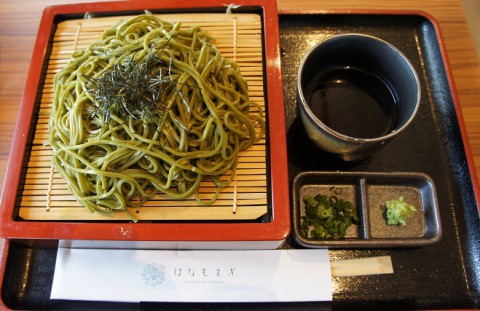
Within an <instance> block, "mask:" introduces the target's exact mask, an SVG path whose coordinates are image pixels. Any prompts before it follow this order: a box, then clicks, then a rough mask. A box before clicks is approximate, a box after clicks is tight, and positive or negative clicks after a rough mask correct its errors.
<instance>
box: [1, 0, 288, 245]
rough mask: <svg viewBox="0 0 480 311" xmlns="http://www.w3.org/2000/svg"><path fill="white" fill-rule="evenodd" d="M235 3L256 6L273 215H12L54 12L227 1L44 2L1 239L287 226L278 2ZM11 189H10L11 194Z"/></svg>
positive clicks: (166, 237) (162, 235)
mask: <svg viewBox="0 0 480 311" xmlns="http://www.w3.org/2000/svg"><path fill="white" fill-rule="evenodd" d="M236 4H237V5H240V6H242V7H248V8H254V9H260V10H261V12H262V22H263V31H264V33H265V34H267V33H268V36H265V35H264V38H263V44H264V55H265V64H264V67H265V72H266V75H265V80H266V85H267V88H266V98H267V99H268V100H267V101H266V106H267V110H268V129H269V136H268V142H269V145H270V149H271V150H275V154H273V153H270V154H269V155H268V157H269V158H268V159H267V161H269V171H270V187H271V207H272V211H273V216H272V220H271V221H270V222H264V223H260V222H259V223H208V222H205V223H181V222H169V223H108V222H95V223H92V222H67V221H65V222H52V221H44V222H29V221H17V220H15V219H14V218H13V215H14V209H15V200H16V194H17V191H18V186H19V181H20V175H21V170H22V164H23V155H24V154H25V150H26V146H27V141H28V136H29V131H30V124H31V120H32V116H33V111H34V106H35V101H36V97H37V90H38V86H39V83H40V78H41V74H42V66H43V63H44V60H45V56H46V53H47V46H48V43H49V39H50V36H51V33H52V30H53V27H54V22H55V19H56V18H57V17H59V16H61V15H73V14H76V15H81V14H84V13H86V12H89V13H99V12H128V11H137V10H138V11H143V10H152V11H155V10H185V11H186V10H195V9H196V10H202V9H203V10H208V9H219V8H223V7H225V10H226V6H225V5H224V4H223V3H222V2H219V1H218V0H204V1H202V2H196V3H189V2H186V1H175V0H163V1H156V0H142V1H126V2H122V1H112V2H102V3H80V4H67V5H54V6H49V7H47V8H46V9H45V10H44V12H43V15H42V19H41V22H40V26H39V30H38V34H37V39H36V43H35V48H34V51H33V55H32V60H31V65H30V69H29V72H28V76H27V83H26V86H25V90H24V94H23V98H22V101H21V104H20V109H19V111H20V113H19V115H18V119H17V125H16V128H15V132H14V136H13V142H12V147H11V150H10V158H9V163H8V166H7V172H6V176H5V183H4V188H3V193H2V199H1V207H2V210H1V213H0V219H1V223H0V237H3V238H7V239H53V240H60V239H61V240H122V241H227V242H228V241H247V242H248V241H283V240H284V239H286V237H287V236H288V235H289V233H290V198H289V190H288V189H289V187H288V169H287V153H286V135H285V121H284V118H285V114H284V105H283V91H282V76H281V68H280V43H279V25H278V12H277V5H276V2H275V1H274V0H269V1H261V0H239V1H236ZM12 194H15V195H12Z"/></svg>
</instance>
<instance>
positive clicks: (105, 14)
mask: <svg viewBox="0 0 480 311" xmlns="http://www.w3.org/2000/svg"><path fill="white" fill-rule="evenodd" d="M276 10H277V8H276V4H275V2H272V1H267V2H260V1H251V0H247V1H240V2H238V3H236V5H235V6H233V7H228V6H226V5H224V4H223V3H220V2H218V1H202V2H201V3H195V4H190V3H187V2H177V1H164V2H160V3H159V2H157V1H134V2H109V3H92V4H74V5H60V6H51V7H48V8H47V9H46V10H45V11H44V14H43V17H42V21H41V24H40V28H39V32H38V37H37V42H36V45H35V50H34V54H33V59H32V63H31V68H30V71H29V75H28V82H27V86H26V88H25V95H24V97H23V101H22V104H21V108H20V111H21V113H20V115H19V119H18V123H17V128H16V130H15V137H14V141H13V147H12V150H11V155H12V156H11V158H10V162H9V170H8V173H7V177H6V181H5V188H4V191H3V194H4V195H3V197H2V226H1V229H0V231H1V236H2V237H5V238H7V239H53V240H101V241H112V240H113V241H115V240H121V241H155V242H160V241H172V242H187V241H189V242H191V241H196V242H198V241H204V242H208V243H210V242H219V243H223V242H239V243H237V244H235V243H232V244H231V245H235V246H233V247H242V245H250V246H252V245H251V243H256V242H260V243H262V244H261V245H262V247H267V248H276V247H278V246H279V245H280V243H281V242H283V241H284V240H285V238H286V237H287V236H288V234H289V230H290V210H289V204H288V202H289V199H288V198H289V196H288V178H287V173H286V172H287V162H286V143H285V122H284V111H283V95H282V92H281V89H282V88H281V87H280V86H281V75H280V62H279V59H280V54H279V51H280V49H279V34H278V19H277V11H276ZM145 12H149V13H152V14H155V15H157V16H158V17H159V18H160V19H162V20H165V21H167V22H172V23H175V22H180V23H181V25H182V26H181V27H182V29H189V28H190V27H192V26H199V27H201V28H202V29H204V30H205V31H206V32H207V33H208V34H209V35H210V36H212V37H213V38H214V40H215V42H214V44H215V45H216V46H217V47H218V50H219V51H220V53H222V56H224V57H225V58H229V59H231V60H234V61H235V62H236V63H237V64H238V66H239V68H240V71H241V73H242V76H243V77H244V78H245V80H246V81H247V83H248V93H249V97H250V100H252V101H255V102H257V103H258V105H259V106H260V107H261V108H262V109H263V110H264V111H265V119H266V120H265V122H266V124H267V127H268V128H267V129H266V134H265V136H264V138H263V139H261V140H260V141H257V142H256V143H255V144H254V145H253V146H252V147H250V148H249V149H248V150H246V151H243V152H240V153H239V155H238V165H237V169H236V172H235V176H234V177H233V181H232V182H231V184H230V186H228V187H226V188H222V189H221V190H220V194H219V197H218V199H217V200H216V201H215V203H213V204H211V205H208V206H204V205H200V204H199V203H198V202H197V201H196V199H195V197H194V196H193V195H192V196H190V197H188V198H187V199H183V200H178V199H172V198H171V197H169V196H167V195H162V194H157V195H156V196H154V197H153V198H152V199H151V200H149V201H147V202H146V203H145V204H144V205H142V206H141V207H139V208H129V211H130V213H131V214H132V215H134V217H135V218H136V219H138V222H137V223H132V222H131V221H130V220H129V218H128V216H127V215H126V213H122V212H119V213H115V215H114V216H113V217H111V216H105V215H103V214H100V213H91V212H89V211H88V210H87V209H86V208H85V207H84V206H83V205H82V204H81V203H79V202H77V200H76V199H75V197H74V196H73V195H72V194H71V192H70V191H69V190H68V188H67V186H66V182H65V180H64V179H63V178H62V177H61V176H60V174H59V173H58V172H57V170H56V169H54V168H53V166H52V164H51V163H52V162H51V158H52V154H53V152H52V149H51V147H50V146H48V144H46V142H47V141H48V136H49V129H48V122H49V118H50V111H51V109H52V102H53V97H54V76H55V74H56V73H57V72H58V71H59V70H61V69H62V68H64V67H65V66H66V65H67V63H68V62H69V60H70V57H71V54H72V52H74V51H78V50H82V49H84V48H86V47H87V46H88V45H90V44H92V43H93V42H95V41H96V40H98V39H99V38H100V37H101V36H102V34H103V32H104V31H105V30H106V29H108V28H110V27H112V26H114V25H115V24H117V23H118V22H119V21H120V20H128V19H130V18H133V17H134V16H136V15H139V14H142V13H145ZM270 150H275V152H274V153H271V152H270ZM221 178H222V180H223V181H225V180H226V179H228V178H229V174H226V176H222V177H221ZM211 185H212V183H211V181H210V182H209V181H203V182H202V184H201V185H200V190H199V197H200V199H203V200H207V201H208V199H209V198H210V197H212V195H213V193H214V192H215V190H214V188H212V187H211ZM15 194H16V195H15ZM180 247H181V246H180ZM208 247H228V246H225V245H223V246H219V245H216V246H212V245H209V246H208Z"/></svg>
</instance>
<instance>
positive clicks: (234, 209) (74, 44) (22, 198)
mask: <svg viewBox="0 0 480 311" xmlns="http://www.w3.org/2000/svg"><path fill="white" fill-rule="evenodd" d="M159 17H160V18H161V19H163V20H166V21H169V22H181V23H182V27H186V28H189V27H192V26H200V27H202V28H203V29H205V30H206V31H207V32H208V33H209V34H210V35H211V36H212V37H214V38H215V45H216V46H217V47H218V49H219V51H220V52H221V53H222V55H223V56H224V57H226V58H230V59H232V60H234V61H236V62H237V64H238V65H239V67H240V70H241V72H242V75H243V77H244V78H245V79H246V80H247V82H248V85H249V96H250V98H251V100H254V101H256V102H258V103H259V104H260V106H262V107H263V108H264V107H265V103H264V85H263V69H262V68H263V56H262V55H263V54H262V35H261V33H262V29H261V27H262V26H261V18H260V16H259V15H256V14H218V13H217V14H215V13H212V14H162V15H159ZM129 18H132V16H112V17H102V18H95V17H94V18H87V19H75V20H66V21H62V22H60V23H58V24H57V25H56V26H57V27H56V30H55V33H54V34H53V36H52V46H51V49H50V50H49V52H50V54H49V58H48V66H46V68H45V70H44V73H43V88H42V90H41V94H40V95H41V96H40V99H39V101H38V102H39V103H38V105H39V107H38V117H37V124H36V127H35V132H34V135H33V139H32V142H31V144H30V145H29V146H28V147H29V151H30V155H29V159H28V161H26V162H25V164H24V170H23V171H24V174H23V176H22V179H21V189H22V192H21V193H19V195H18V198H19V199H18V200H17V201H18V203H17V204H19V216H20V217H21V218H23V219H25V220H45V221H57V220H65V221H109V220H112V221H113V220H115V221H116V220H128V219H129V218H128V216H127V215H126V213H122V212H118V213H115V216H114V217H110V216H105V215H102V214H100V213H91V212H89V211H88V210H87V209H86V208H85V207H84V206H83V205H81V204H80V203H78V202H77V201H76V199H75V197H74V196H73V195H72V194H71V192H70V191H69V190H68V188H67V185H66V183H65V181H64V180H63V179H62V178H61V176H60V174H59V173H58V172H56V171H55V170H53V169H52V168H51V156H52V150H51V149H50V148H49V146H48V145H47V144H46V141H47V139H48V135H49V131H48V120H49V116H50V110H51V106H52V101H53V78H54V76H55V74H56V73H57V72H58V71H59V70H61V69H62V68H63V67H64V66H65V65H66V64H67V63H68V61H69V59H70V55H71V53H72V52H73V51H75V50H78V49H83V48H86V47H87V46H88V45H89V44H91V43H93V42H94V41H95V40H97V39H99V38H100V37H101V35H102V33H103V31H104V30H105V29H107V28H110V27H112V26H113V25H115V24H116V23H118V22H119V21H120V20H121V19H129ZM238 159H239V163H238V169H237V173H236V176H235V177H234V181H233V182H232V183H231V184H230V185H229V186H228V187H226V188H223V189H221V192H220V195H219V198H218V200H217V201H216V202H215V203H214V204H213V205H211V206H204V205H201V204H199V203H198V202H197V200H196V199H195V197H189V198H187V199H184V200H177V199H172V198H170V197H168V196H167V195H164V194H157V195H156V196H154V197H153V198H152V199H151V200H149V201H147V202H146V203H145V204H144V205H143V206H142V207H139V208H138V207H132V208H129V211H130V213H132V214H133V215H134V216H135V217H136V218H137V219H138V220H149V221H150V220H204V221H208V220H229V221H231V220H249V219H257V218H259V217H261V216H262V215H264V214H265V213H266V212H267V210H268V198H267V193H268V187H267V173H268V167H267V164H266V142H265V140H261V141H259V142H257V143H256V144H255V145H254V146H252V147H251V148H250V149H249V150H246V151H244V152H242V153H241V154H240V155H239V158H238ZM228 178H229V175H228V173H227V175H226V176H222V178H221V179H222V180H227V179H228ZM214 192H215V187H214V186H213V184H212V183H211V182H209V181H207V180H206V181H204V182H202V184H201V187H200V191H199V194H198V197H199V198H200V199H201V200H208V199H209V198H210V197H211V196H212V195H213V193H214Z"/></svg>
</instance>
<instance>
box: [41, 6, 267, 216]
mask: <svg viewBox="0 0 480 311" xmlns="http://www.w3.org/2000/svg"><path fill="white" fill-rule="evenodd" d="M54 91H55V96H54V102H53V107H52V112H51V116H50V122H49V129H50V137H49V144H50V145H51V146H52V148H53V151H54V155H53V165H54V167H55V168H56V169H57V170H58V171H59V172H60V174H61V175H62V177H63V178H64V179H65V180H66V183H67V185H68V188H69V189H70V190H71V191H72V193H73V194H74V195H75V197H76V198H77V200H78V201H79V202H81V203H82V204H83V205H85V206H86V208H88V210H90V211H92V212H94V211H97V212H101V213H105V214H109V215H112V214H114V211H126V212H127V213H128V210H127V207H137V206H140V205H142V204H143V203H145V201H146V200H148V199H149V198H150V197H152V196H153V195H155V194H156V193H157V192H160V193H164V194H167V195H169V196H171V197H175V198H178V199H183V198H186V197H189V196H191V195H196V198H197V201H199V203H200V204H211V203H213V202H214V201H215V200H216V199H217V197H218V194H219V191H220V188H222V187H225V186H227V185H228V184H229V183H230V182H231V181H232V176H234V174H235V170H236V167H237V155H238V153H239V152H240V151H242V150H245V149H247V148H249V147H250V146H252V144H253V143H254V142H255V141H257V140H259V139H260V138H261V137H262V136H263V134H264V130H265V129H264V116H263V111H262V109H261V107H260V106H259V105H258V104H257V103H254V102H251V101H250V100H249V97H248V93H247V84H246V81H245V80H244V79H243V78H242V76H241V74H240V71H239V68H238V66H237V65H236V64H235V63H234V62H233V61H230V60H228V59H225V58H223V57H222V56H221V54H220V53H219V51H218V49H217V48H216V47H215V45H214V44H213V39H212V38H211V37H209V36H208V35H207V34H206V32H205V31H204V30H202V29H201V28H198V27H192V28H190V29H183V28H180V23H174V24H172V23H169V22H165V21H162V20H160V19H158V18H157V17H155V16H154V15H151V14H145V15H140V16H137V17H134V18H132V19H131V20H129V21H122V22H120V23H119V24H118V25H116V26H114V27H112V28H110V29H108V30H106V31H105V32H104V34H103V36H102V38H101V39H100V40H98V41H97V42H95V43H93V44H91V45H90V46H89V47H88V48H86V49H85V50H81V51H76V52H74V53H73V54H72V58H71V60H70V62H69V63H68V64H67V65H66V67H65V68H64V69H62V70H61V71H59V72H58V73H57V74H56V76H55V80H54ZM226 174H227V176H226V178H221V176H225V175H226ZM206 178H207V179H209V180H211V181H212V182H213V183H214V184H215V187H216V191H215V193H214V194H213V195H212V196H211V198H209V199H208V200H206V201H204V200H201V199H200V198H199V197H198V191H199V186H200V182H201V181H202V180H204V179H206ZM129 216H130V217H131V218H132V219H133V220H134V217H133V216H132V215H130V213H129Z"/></svg>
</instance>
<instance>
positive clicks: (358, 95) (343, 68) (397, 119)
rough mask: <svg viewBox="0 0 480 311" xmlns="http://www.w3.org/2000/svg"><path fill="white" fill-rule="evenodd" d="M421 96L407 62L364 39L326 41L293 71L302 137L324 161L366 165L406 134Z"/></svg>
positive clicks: (380, 42) (348, 36)
mask: <svg viewBox="0 0 480 311" xmlns="http://www.w3.org/2000/svg"><path fill="white" fill-rule="evenodd" d="M420 93H421V91H420V83H419V80H418V76H417V74H416V72H415V70H414V68H413V66H412V65H411V63H410V62H409V61H408V59H407V58H406V57H405V56H404V55H403V54H402V53H401V52H400V51H399V50H398V49H397V48H395V47H394V46H393V45H391V44H390V43H388V42H386V41H384V40H381V39H378V38H375V37H372V36H368V35H363V34H343V35H336V36H332V37H329V38H327V39H326V40H324V41H322V42H320V43H318V44H317V45H315V46H314V47H313V48H312V49H310V50H309V51H308V53H307V54H306V55H305V56H304V58H303V59H302V61H301V63H300V66H299V69H298V77H297V107H298V115H299V117H300V119H301V123H302V124H303V127H304V129H305V133H306V134H307V136H308V138H309V139H310V140H311V141H312V142H313V143H314V144H315V145H316V146H317V147H318V148H319V149H321V150H322V151H323V152H325V153H326V154H327V155H329V156H331V157H333V158H334V159H339V160H342V161H346V162H353V161H360V160H363V159H365V158H366V157H368V156H369V155H371V154H372V153H373V152H374V151H376V150H378V149H379V148H380V147H381V146H382V145H384V144H385V143H386V142H388V141H389V140H391V139H393V138H394V137H395V136H397V135H399V134H400V133H401V132H402V131H403V130H405V128H407V127H408V125H409V124H410V123H411V122H412V120H413V119H414V117H415V115H416V113H417V110H418V106H419V103H420V96H421V94H420Z"/></svg>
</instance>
